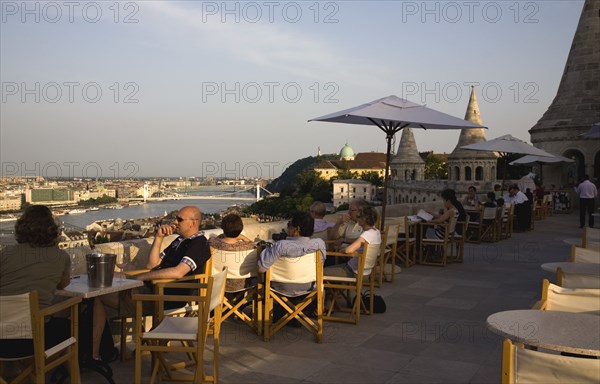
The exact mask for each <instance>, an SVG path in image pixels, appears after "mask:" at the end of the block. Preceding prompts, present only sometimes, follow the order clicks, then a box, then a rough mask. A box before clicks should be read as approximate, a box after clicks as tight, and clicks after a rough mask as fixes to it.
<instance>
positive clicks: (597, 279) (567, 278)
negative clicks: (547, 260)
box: [556, 267, 600, 289]
mask: <svg viewBox="0 0 600 384" xmlns="http://www.w3.org/2000/svg"><path fill="white" fill-rule="evenodd" d="M556 284H558V285H559V286H561V287H564V288H591V289H600V276H598V275H595V274H586V273H573V272H566V271H564V270H563V269H562V268H560V267H558V268H557V269H556Z"/></svg>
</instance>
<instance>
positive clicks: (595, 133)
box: [579, 121, 600, 139]
mask: <svg viewBox="0 0 600 384" xmlns="http://www.w3.org/2000/svg"><path fill="white" fill-rule="evenodd" d="M579 136H580V137H586V138H588V139H600V121H599V122H597V123H595V124H594V125H592V128H590V129H589V130H588V131H586V132H584V133H582V134H581V135H579Z"/></svg>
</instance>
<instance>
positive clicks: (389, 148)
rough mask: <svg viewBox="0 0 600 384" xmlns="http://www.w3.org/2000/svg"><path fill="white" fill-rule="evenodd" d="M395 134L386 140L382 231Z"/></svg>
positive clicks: (388, 136) (391, 134) (386, 137)
mask: <svg viewBox="0 0 600 384" xmlns="http://www.w3.org/2000/svg"><path fill="white" fill-rule="evenodd" d="M393 138H394V134H393V133H387V134H386V136H385V139H386V141H387V152H386V154H385V172H384V176H383V204H382V205H381V228H379V229H381V230H383V229H384V228H385V208H386V206H387V187H388V176H389V174H388V172H389V168H390V158H391V157H392V139H393Z"/></svg>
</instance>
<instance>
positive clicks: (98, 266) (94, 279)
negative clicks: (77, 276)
mask: <svg viewBox="0 0 600 384" xmlns="http://www.w3.org/2000/svg"><path fill="white" fill-rule="evenodd" d="M85 260H86V262H87V274H88V285H89V286H90V287H92V288H104V287H110V286H112V281H113V276H114V274H115V263H116V262H117V255H115V254H113V253H90V254H87V255H85Z"/></svg>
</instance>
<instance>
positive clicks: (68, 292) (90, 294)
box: [56, 275, 144, 299]
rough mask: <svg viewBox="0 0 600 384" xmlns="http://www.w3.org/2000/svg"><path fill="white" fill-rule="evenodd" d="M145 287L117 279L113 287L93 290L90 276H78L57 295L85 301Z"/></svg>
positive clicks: (72, 278)
mask: <svg viewBox="0 0 600 384" xmlns="http://www.w3.org/2000/svg"><path fill="white" fill-rule="evenodd" d="M142 285H144V282H143V281H140V280H131V279H121V278H118V277H115V278H114V279H113V283H112V286H110V287H103V288H92V287H90V286H89V285H88V275H76V276H73V277H71V283H70V284H69V285H67V286H66V287H65V288H64V289H61V290H58V291H56V294H58V295H63V296H77V297H82V298H84V299H91V298H94V297H97V296H102V295H108V294H109V293H113V292H119V291H126V290H128V289H133V288H136V287H141V286H142Z"/></svg>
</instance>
